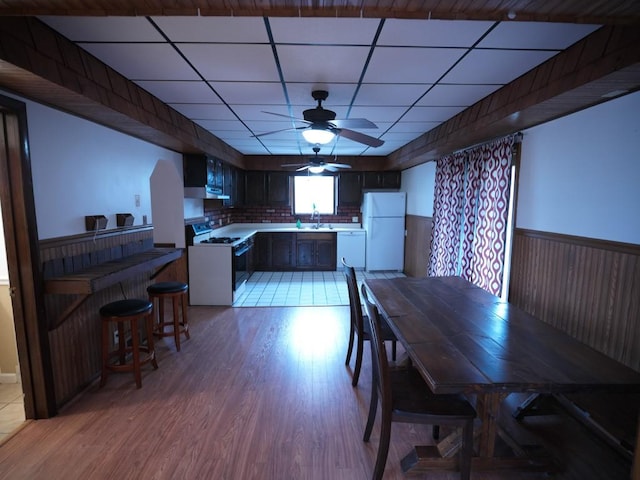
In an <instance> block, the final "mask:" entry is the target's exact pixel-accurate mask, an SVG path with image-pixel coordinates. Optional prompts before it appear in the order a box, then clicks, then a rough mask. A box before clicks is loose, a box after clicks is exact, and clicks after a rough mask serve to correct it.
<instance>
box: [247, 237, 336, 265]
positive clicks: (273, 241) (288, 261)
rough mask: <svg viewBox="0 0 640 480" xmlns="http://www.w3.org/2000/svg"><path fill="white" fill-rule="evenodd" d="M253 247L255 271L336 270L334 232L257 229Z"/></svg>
mask: <svg viewBox="0 0 640 480" xmlns="http://www.w3.org/2000/svg"><path fill="white" fill-rule="evenodd" d="M253 250H254V252H253V256H254V260H255V269H256V270H258V271H268V270H274V271H278V270H283V271H295V270H335V269H336V234H335V233H331V232H309V233H289V232H273V233H268V232H259V233H257V234H256V237H255V241H254V245H253Z"/></svg>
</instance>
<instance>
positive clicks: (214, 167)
mask: <svg viewBox="0 0 640 480" xmlns="http://www.w3.org/2000/svg"><path fill="white" fill-rule="evenodd" d="M224 166H225V164H224V162H223V161H222V160H219V159H217V158H214V157H210V156H208V155H198V154H186V155H184V156H183V174H184V186H185V187H204V186H205V185H210V186H212V187H214V188H216V189H219V190H222V189H223V188H224Z"/></svg>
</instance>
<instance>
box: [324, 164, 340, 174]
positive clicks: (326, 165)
mask: <svg viewBox="0 0 640 480" xmlns="http://www.w3.org/2000/svg"><path fill="white" fill-rule="evenodd" d="M322 168H324V169H325V170H327V171H328V172H336V171H337V170H338V169H337V168H333V164H331V163H327V164H325V165H323V166H322Z"/></svg>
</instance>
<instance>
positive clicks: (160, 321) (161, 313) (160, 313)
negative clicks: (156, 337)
mask: <svg viewBox="0 0 640 480" xmlns="http://www.w3.org/2000/svg"><path fill="white" fill-rule="evenodd" d="M158 329H159V332H158V333H159V334H160V335H162V334H163V333H164V298H163V297H162V295H160V296H159V297H158Z"/></svg>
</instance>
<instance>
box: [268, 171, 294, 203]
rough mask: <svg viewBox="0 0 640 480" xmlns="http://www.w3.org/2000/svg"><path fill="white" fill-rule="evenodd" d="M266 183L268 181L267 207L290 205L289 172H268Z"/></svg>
mask: <svg viewBox="0 0 640 480" xmlns="http://www.w3.org/2000/svg"><path fill="white" fill-rule="evenodd" d="M266 181H267V205H269V206H287V205H289V173H288V172H268V173H267V178H266Z"/></svg>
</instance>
